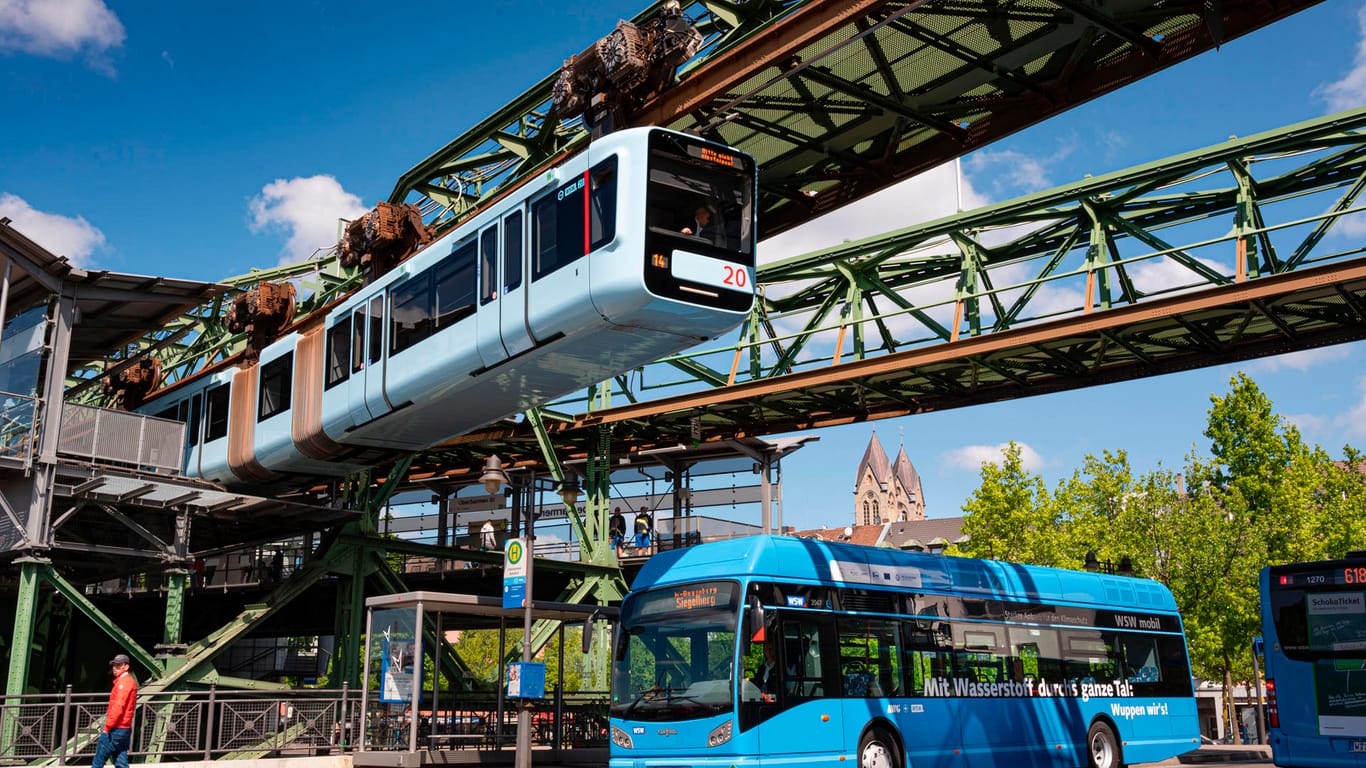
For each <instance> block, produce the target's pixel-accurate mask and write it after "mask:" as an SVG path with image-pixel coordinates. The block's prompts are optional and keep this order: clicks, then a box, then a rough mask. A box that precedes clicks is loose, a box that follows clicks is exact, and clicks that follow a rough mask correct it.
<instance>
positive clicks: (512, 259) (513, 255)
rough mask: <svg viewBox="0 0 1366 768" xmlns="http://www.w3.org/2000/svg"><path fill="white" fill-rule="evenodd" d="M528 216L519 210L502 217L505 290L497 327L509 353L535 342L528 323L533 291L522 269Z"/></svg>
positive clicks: (500, 299)
mask: <svg viewBox="0 0 1366 768" xmlns="http://www.w3.org/2000/svg"><path fill="white" fill-rule="evenodd" d="M525 218H526V217H525V216H524V215H523V214H522V212H521V211H520V210H517V211H513V212H512V213H509V214H508V215H506V216H504V217H503V274H502V288H503V290H502V296H501V297H499V299H498V302H497V304H498V328H499V333H500V336H501V337H502V340H503V349H505V350H506V351H507V353H508V355H509V356H512V355H518V354H521V353H522V352H525V351H527V350H528V349H531V347H532V346H533V345H534V344H535V343H536V341H535V339H533V338H532V337H531V327H530V326H529V325H528V323H527V313H528V310H529V309H530V306H531V291H530V290H529V286H528V284H527V282H526V280H525V278H524V274H525V270H524V269H523V264H525V263H526V248H525V243H526V225H525V223H524V220H525Z"/></svg>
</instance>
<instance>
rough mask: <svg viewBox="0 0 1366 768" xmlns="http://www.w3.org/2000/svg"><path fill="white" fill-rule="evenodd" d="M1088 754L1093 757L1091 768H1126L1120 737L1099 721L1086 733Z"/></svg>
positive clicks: (1092, 724)
mask: <svg viewBox="0 0 1366 768" xmlns="http://www.w3.org/2000/svg"><path fill="white" fill-rule="evenodd" d="M1086 753H1087V754H1088V755H1090V757H1091V768H1124V761H1123V759H1122V758H1123V754H1124V753H1123V752H1121V751H1120V747H1119V737H1117V736H1115V731H1114V729H1113V728H1111V727H1110V726H1108V725H1106V724H1105V723H1102V722H1101V721H1099V720H1097V721H1096V722H1094V723H1091V730H1089V731H1087V732H1086Z"/></svg>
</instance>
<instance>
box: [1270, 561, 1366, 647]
mask: <svg viewBox="0 0 1366 768" xmlns="http://www.w3.org/2000/svg"><path fill="white" fill-rule="evenodd" d="M1357 571H1361V574H1360V575H1358V574H1357ZM1361 577H1366V567H1361V566H1356V565H1344V564H1341V563H1326V564H1324V566H1323V567H1320V568H1313V569H1309V570H1306V569H1304V568H1300V569H1288V568H1287V569H1274V570H1273V572H1272V574H1271V581H1270V594H1269V595H1268V598H1269V602H1270V605H1269V606H1268V607H1269V609H1270V616H1271V620H1272V621H1273V622H1275V627H1276V637H1277V638H1278V639H1279V641H1280V649H1281V652H1282V653H1284V654H1285V655H1286V656H1287V657H1288V658H1291V659H1296V660H1298V661H1311V660H1314V659H1324V658H1350V659H1359V658H1362V657H1363V656H1366V583H1362V581H1358V580H1357V579H1358V578H1361Z"/></svg>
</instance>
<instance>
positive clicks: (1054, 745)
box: [611, 536, 1199, 768]
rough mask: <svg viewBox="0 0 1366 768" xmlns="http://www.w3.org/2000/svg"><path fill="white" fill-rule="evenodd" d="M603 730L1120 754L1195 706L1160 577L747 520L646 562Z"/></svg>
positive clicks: (998, 760) (960, 762)
mask: <svg viewBox="0 0 1366 768" xmlns="http://www.w3.org/2000/svg"><path fill="white" fill-rule="evenodd" d="M611 740H612V752H611V754H612V757H611V766H612V768H650V767H651V766H660V767H662V766H679V765H687V766H692V767H694V768H702V767H704V766H716V767H717V768H729V766H777V765H781V766H793V765H804V764H822V765H833V764H835V763H836V762H841V761H849V760H857V764H858V766H859V768H890V767H891V766H908V765H909V766H914V767H915V768H938V767H940V766H944V767H947V766H956V767H959V768H962V767H965V766H966V767H967V768H985V767H987V766H1002V767H1003V768H1004V767H1005V766H1009V767H1010V768H1018V767H1019V766H1083V765H1091V766H1096V767H1097V768H1118V766H1122V765H1124V764H1125V763H1126V762H1148V761H1157V760H1163V759H1166V758H1169V757H1173V756H1175V755H1178V754H1181V753H1183V752H1187V751H1189V750H1192V749H1195V748H1196V747H1198V745H1199V726H1198V724H1197V720H1196V708H1195V699H1194V697H1193V691H1192V684H1191V674H1190V663H1189V659H1188V657H1187V654H1186V644H1185V639H1184V635H1183V633H1182V625H1181V617H1180V615H1179V614H1178V613H1177V610H1176V603H1175V602H1174V600H1173V599H1172V596H1171V593H1170V592H1169V591H1168V590H1167V589H1166V588H1165V587H1163V586H1162V585H1161V584H1158V583H1156V582H1153V581H1149V580H1146V579H1136V578H1125V577H1117V576H1106V575H1098V574H1090V573H1083V572H1077V571H1064V570H1056V569H1052V568H1036V567H1030V566H1023V565H1013V564H1009V563H1000V562H993V561H987V560H974V559H969V558H959V557H949V556H943V555H932V554H924V553H916V552H901V551H897V550H892V549H884V548H878V547H863V546H855V545H849V544H838V543H830V542H824V541H812V540H807V539H800V538H795V537H790V536H753V537H748V538H743V539H735V540H731V541H724V542H716V543H710V544H703V545H699V546H695V547H691V548H686V549H679V550H672V551H669V552H663V553H661V554H658V555H656V556H654V557H653V558H651V559H650V560H649V561H648V562H647V563H646V564H645V565H644V567H643V568H642V569H641V571H640V574H639V575H638V576H637V578H636V580H635V583H634V584H633V586H632V591H631V593H630V594H629V595H628V596H627V597H626V599H625V600H624V601H623V603H622V608H621V615H620V621H619V624H618V627H617V634H616V639H615V642H614V647H613V666H612V705H611Z"/></svg>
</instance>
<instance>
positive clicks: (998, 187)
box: [963, 139, 1077, 198]
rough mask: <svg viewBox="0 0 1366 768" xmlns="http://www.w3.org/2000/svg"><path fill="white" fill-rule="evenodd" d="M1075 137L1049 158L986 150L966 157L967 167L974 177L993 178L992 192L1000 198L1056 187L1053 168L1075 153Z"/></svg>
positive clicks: (990, 181)
mask: <svg viewBox="0 0 1366 768" xmlns="http://www.w3.org/2000/svg"><path fill="white" fill-rule="evenodd" d="M1076 143H1077V142H1076V141H1075V139H1073V140H1069V141H1060V142H1059V144H1058V149H1057V151H1056V152H1054V153H1053V154H1051V155H1048V156H1046V157H1035V156H1033V155H1027V154H1025V153H1023V152H1018V151H1016V150H1013V149H982V150H978V151H976V152H973V153H972V154H970V155H968V156H967V157H965V158H964V159H963V167H964V169H965V170H966V171H967V172H968V173H970V174H972V175H973V176H974V177H985V178H987V179H989V181H988V185H989V186H990V188H991V191H992V192H993V193H994V194H995V195H996V196H997V197H999V198H1005V197H1009V196H1014V195H1024V194H1029V193H1031V192H1039V191H1041V190H1045V189H1048V188H1049V187H1052V186H1055V185H1054V183H1053V180H1052V178H1051V177H1050V176H1049V168H1050V167H1051V166H1053V165H1054V164H1056V163H1058V162H1060V161H1062V160H1065V159H1066V158H1067V157H1068V156H1069V155H1071V154H1072V148H1073V146H1074V145H1075V144H1076Z"/></svg>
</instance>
